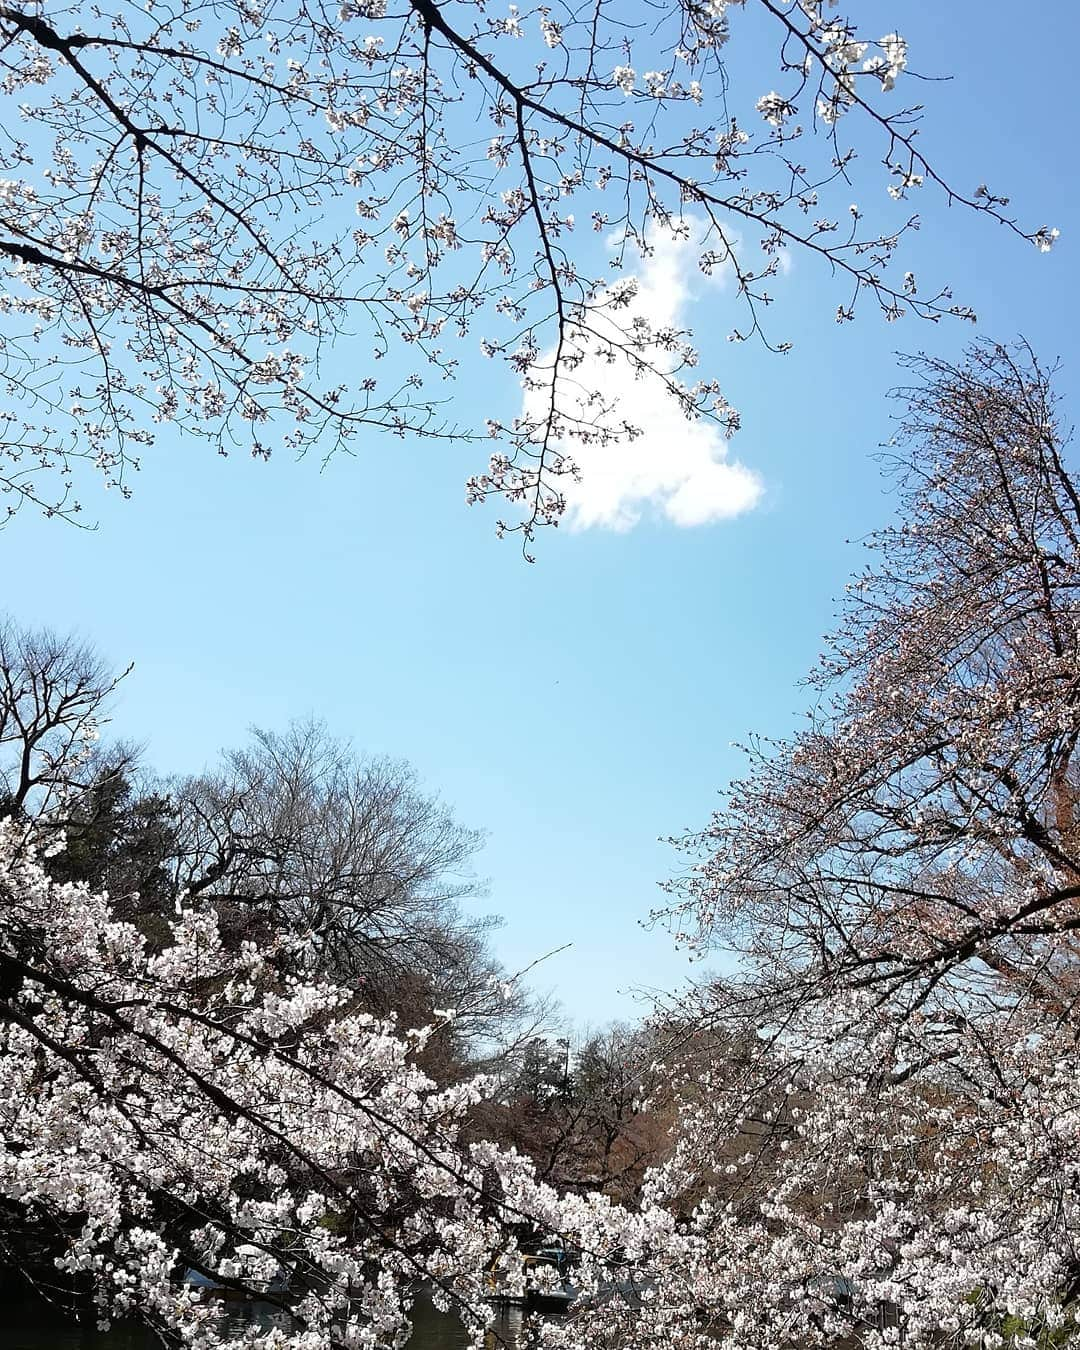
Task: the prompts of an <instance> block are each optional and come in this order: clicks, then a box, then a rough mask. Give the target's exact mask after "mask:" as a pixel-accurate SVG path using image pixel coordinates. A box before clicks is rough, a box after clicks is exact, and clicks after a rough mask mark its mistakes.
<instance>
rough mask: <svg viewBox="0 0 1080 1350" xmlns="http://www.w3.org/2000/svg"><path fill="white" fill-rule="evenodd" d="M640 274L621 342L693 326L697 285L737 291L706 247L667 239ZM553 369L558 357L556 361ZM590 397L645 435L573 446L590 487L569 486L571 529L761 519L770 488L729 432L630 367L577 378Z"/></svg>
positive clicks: (596, 366)
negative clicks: (635, 333) (634, 330)
mask: <svg viewBox="0 0 1080 1350" xmlns="http://www.w3.org/2000/svg"><path fill="white" fill-rule="evenodd" d="M653 245H654V247H653V250H652V252H651V253H650V255H649V256H648V257H646V258H643V259H642V262H641V265H640V267H639V269H638V271H637V272H636V274H635V280H636V282H637V288H638V289H637V295H636V297H635V299H634V300H633V302H632V303H631V304H630V306H629V307H628V308H626V309H623V310H620V311H618V312H617V313H618V319H619V328H620V330H622V332H621V334H620V336H621V335H622V334H624V333H625V332H627V331H628V330H629V328H630V326H631V324H632V323H633V320H634V318H635V316H640V317H641V318H643V319H645V320H646V321H647V322H648V323H649V325H650V327H651V328H652V329H654V330H655V328H657V327H658V326H667V325H670V326H671V327H673V328H683V327H685V326H686V325H687V321H688V314H687V311H688V308H689V306H690V303H691V300H692V299H693V298H694V297H692V295H691V285H692V284H693V285H694V287H695V288H696V289H698V290H707V292H708V293H709V294H711V295H712V296H714V297H715V296H716V295H717V294H718V292H719V291H720V290H721V289H722V288H723V287H724V286H725V285H727V284H728V281H729V278H728V277H727V275H726V272H727V269H726V268H725V267H720V268H718V269H717V271H716V272H715V273H714V275H713V276H712V277H706V276H704V274H703V273H702V272H701V271H700V270H699V267H698V258H699V255H700V252H701V249H700V246H698V245H697V244H696V242H695V241H694V240H691V241H690V242H687V241H686V240H676V239H674V238H671V237H670V236H664V237H663V238H658V239H654V240H653ZM546 356H547V359H548V360H550V353H548V354H546ZM574 378H575V379H576V380H577V381H578V382H579V383H580V384H581V386H582V387H583V388H584V389H597V390H601V391H602V392H603V394H604V396H605V398H606V400H607V402H608V404H609V407H610V412H609V414H608V416H607V418H606V422H607V424H608V425H609V426H612V425H619V424H621V423H622V422H624V421H625V422H627V423H629V424H630V425H631V426H633V427H635V428H636V429H637V430H638V431H639V432H640V435H638V436H636V437H633V438H631V437H629V436H627V435H625V434H621V435H619V436H617V437H616V438H615V439H614V440H611V441H609V442H608V443H607V444H603V443H598V442H596V441H593V442H591V443H586V444H581V443H579V442H578V441H576V440H574V441H570V442H568V443H566V444H565V445H563V446H562V447H560V448H562V449H564V450H565V452H566V453H568V454H569V455H570V456H571V457H572V458H573V459H574V461H575V462H576V463H577V465H578V467H579V468H580V470H581V475H582V477H581V481H580V482H577V483H575V482H571V481H570V480H569V478H564V479H561V480H560V482H559V486H560V487H561V488H562V490H563V491H564V492H565V494H566V498H567V509H566V516H565V521H566V524H567V525H568V526H569V528H571V529H577V530H584V529H589V528H591V527H599V528H601V529H610V530H629V529H632V528H633V527H634V526H635V525H636V524H638V522H639V521H640V520H641V519H642V517H643V516H645V515H653V516H656V515H659V516H661V517H663V518H664V519H667V520H669V521H671V523H672V524H674V525H677V526H681V527H689V526H694V525H707V524H710V523H712V522H714V521H718V520H729V519H731V518H732V517H733V516H738V515H741V514H742V513H743V512H746V511H749V510H751V509H753V507H754V506H756V505H757V503H758V502H759V501H760V500H761V496H762V493H763V490H764V488H763V484H762V481H761V478H760V477H759V475H758V474H757V473H755V472H754V470H753V469H750V468H748V467H747V466H746V465H745V464H743V463H742V462H740V461H739V460H737V459H731V458H729V456H728V444H727V441H726V439H725V437H724V435H723V432H722V430H721V429H720V427H719V426H717V425H715V424H713V423H711V422H708V421H702V420H695V421H691V420H688V419H687V418H686V417H685V415H684V414H683V411H682V410H681V408H680V407H679V404H678V403H677V401H676V400H675V399H674V398H673V397H672V396H671V395H670V393H668V392H667V391H666V390H665V389H664V387H663V384H662V381H661V380H660V379H659V378H658V377H657V376H655V375H645V376H641V377H638V376H635V374H634V372H633V370H631V369H630V368H629V367H628V365H627V363H626V362H625V361H623V360H618V361H616V362H615V363H614V364H612V363H610V362H609V361H606V360H604V359H603V358H601V357H600V356H597V355H594V354H592V353H591V352H590V353H589V354H587V355H586V356H585V357H584V360H583V361H582V364H581V365H580V366H579V367H578V368H577V370H576V371H575V373H574ZM542 402H543V398H542V393H541V392H539V391H533V392H532V393H529V394H528V395H526V399H525V404H524V408H523V411H524V412H525V413H526V415H530V416H534V417H535V416H536V415H537V414H538V413H539V412H540V411H541V407H542Z"/></svg>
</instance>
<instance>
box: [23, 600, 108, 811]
mask: <svg viewBox="0 0 1080 1350" xmlns="http://www.w3.org/2000/svg"><path fill="white" fill-rule="evenodd" d="M125 673H126V672H125ZM122 678H123V675H120V676H117V675H115V674H114V673H113V671H112V670H111V669H110V667H109V666H108V664H107V663H106V662H105V661H104V660H103V659H102V658H101V656H100V655H99V654H98V652H96V651H95V650H94V648H93V647H92V646H91V645H90V644H89V643H87V642H83V641H81V640H80V639H78V638H75V637H70V636H69V637H61V636H58V635H57V634H55V633H52V632H50V631H49V630H47V629H27V628H22V627H20V626H19V625H17V624H16V623H14V622H13V621H11V620H10V619H5V620H3V621H2V622H0V756H2V759H0V800H2V803H3V808H2V809H3V813H4V814H5V815H27V814H34V815H42V814H48V813H50V812H57V811H60V810H61V808H62V805H63V803H64V802H65V801H67V800H70V798H71V797H72V796H73V795H74V794H77V793H78V792H79V791H80V790H82V789H83V788H85V787H86V786H87V785H88V784H90V783H91V782H93V781H94V780H95V779H96V778H98V777H99V776H100V775H101V774H102V773H103V772H108V771H112V770H116V771H119V769H121V768H122V766H123V765H124V764H125V763H126V762H127V761H128V760H129V759H130V757H131V754H132V752H131V751H130V749H127V748H124V747H114V749H113V750H112V751H111V752H110V755H109V757H108V760H109V762H108V764H107V765H106V764H105V763H104V761H103V758H102V756H101V755H100V754H98V753H96V752H95V747H96V743H97V740H98V736H99V734H100V731H101V728H102V726H103V725H104V723H105V722H106V721H107V719H108V714H109V705H110V700H111V698H112V695H113V693H114V692H115V690H116V687H117V684H118V683H119V681H120V679H122Z"/></svg>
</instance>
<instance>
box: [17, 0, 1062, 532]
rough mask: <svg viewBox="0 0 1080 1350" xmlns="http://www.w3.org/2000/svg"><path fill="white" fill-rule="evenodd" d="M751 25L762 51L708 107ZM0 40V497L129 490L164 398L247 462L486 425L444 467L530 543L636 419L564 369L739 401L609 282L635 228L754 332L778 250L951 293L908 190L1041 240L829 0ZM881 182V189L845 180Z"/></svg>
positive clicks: (182, 25)
mask: <svg viewBox="0 0 1080 1350" xmlns="http://www.w3.org/2000/svg"><path fill="white" fill-rule="evenodd" d="M743 29H745V30H746V33H747V50H754V49H755V46H756V44H757V43H758V40H759V38H760V37H762V35H764V38H765V39H766V40H768V39H769V38H770V36H771V41H772V43H773V45H774V46H775V50H776V61H775V64H774V65H773V67H772V69H771V70H769V69H767V68H766V69H763V70H762V71H761V72H760V96H757V97H753V96H752V97H751V99H750V102H749V103H748V105H747V106H746V107H743V108H738V109H736V108H734V107H732V106H730V105H729V79H728V73H727V70H726V66H725V62H726V60H727V52H728V44H729V41H730V43H731V44H732V49H733V50H737V49H738V44H739V41H740V33H741V30H743ZM0 38H2V42H0V75H2V88H3V92H4V94H5V95H6V96H7V98H8V100H9V103H8V107H9V113H8V115H7V116H6V117H5V118H4V119H3V131H2V133H0V135H2V137H3V140H2V148H0V161H2V166H3V174H4V177H3V178H2V180H0V259H2V260H3V269H4V275H5V288H4V291H3V295H2V300H0V307H2V310H3V318H2V328H0V344H2V345H0V357H2V363H3V376H4V380H5V393H6V395H7V398H6V403H7V408H6V411H5V412H4V414H3V418H4V422H3V425H4V433H3V451H2V456H0V463H2V472H0V481H2V486H3V487H4V488H5V490H6V492H7V509H8V510H9V512H10V511H13V510H15V509H16V507H17V506H18V505H19V504H20V503H21V502H26V501H30V502H34V503H36V504H37V505H38V506H40V507H41V508H43V509H44V510H45V511H46V512H48V513H50V514H57V513H58V514H62V515H66V516H68V517H69V518H75V517H76V515H77V513H78V512H79V510H80V504H79V502H78V499H77V495H76V481H75V480H76V477H77V470H78V468H79V464H80V462H81V461H89V462H90V463H92V464H94V465H96V466H97V468H98V469H100V470H101V472H102V473H103V474H104V475H105V478H106V481H107V482H108V483H110V484H112V485H114V486H116V487H117V488H119V490H120V491H122V492H124V493H127V492H128V491H129V490H130V481H131V472H132V470H133V469H134V468H136V467H137V465H138V462H139V460H140V457H141V456H142V455H143V454H144V452H145V451H146V450H147V448H148V447H150V446H151V445H152V443H153V441H154V438H155V436H156V435H159V434H160V433H161V429H162V428H163V427H165V426H172V427H173V428H174V429H176V430H178V431H180V432H182V433H183V434H184V436H185V437H187V438H189V439H190V438H197V439H200V440H204V441H208V442H209V443H210V444H211V445H213V446H215V447H217V448H218V449H219V450H221V451H222V452H227V451H229V450H231V449H233V448H238V449H241V450H243V451H245V452H250V453H251V454H253V455H255V456H262V457H265V456H268V455H269V454H270V453H271V451H272V450H273V449H274V448H275V446H278V445H282V446H284V447H285V448H286V449H287V450H288V451H290V452H293V453H297V454H303V453H304V452H305V451H307V450H308V449H310V448H312V447H314V446H319V447H320V448H321V450H322V452H323V453H325V454H331V453H333V452H334V451H335V450H347V451H352V450H354V449H355V448H356V447H357V446H358V445H359V444H360V442H361V438H362V437H363V436H364V435H365V433H367V432H368V431H371V430H376V429H378V430H383V431H387V432H390V433H392V434H395V435H397V436H400V437H403V438H405V441H406V444H408V445H411V444H412V442H413V439H414V438H416V437H430V436H453V437H457V438H464V437H468V438H473V437H488V436H490V437H492V438H494V440H495V442H496V444H495V446H494V450H493V453H492V454H491V456H490V461H489V463H488V464H487V466H486V468H484V469H483V471H481V472H477V473H475V474H474V475H473V476H472V477H471V478H470V479H469V481H468V485H467V495H468V497H469V499H470V500H472V501H478V500H482V499H484V498H487V497H490V496H494V497H497V498H498V497H503V498H508V499H509V500H510V502H511V503H512V504H513V505H514V509H515V512H516V515H515V516H512V517H511V518H510V520H509V522H508V523H506V524H504V525H503V526H501V528H510V529H516V530H520V531H522V532H523V534H524V538H525V544H526V546H527V543H528V540H529V538H530V537H531V535H532V533H533V531H534V529H535V527H536V526H537V525H538V524H541V523H545V522H547V523H557V522H558V520H559V518H560V515H561V513H562V511H563V509H564V505H565V501H564V492H563V484H564V483H565V480H566V476H567V475H573V474H574V473H575V472H576V469H575V465H574V461H573V450H574V446H575V444H578V445H581V444H589V443H596V442H601V443H608V442H611V441H626V440H631V439H633V438H634V436H635V434H637V432H639V430H640V428H637V427H635V426H633V425H629V424H627V423H626V422H625V419H624V418H622V417H621V416H620V412H619V409H618V408H616V407H614V406H611V402H610V399H609V397H607V396H605V392H604V386H605V383H606V382H605V381H603V380H600V379H597V378H595V376H594V375H590V374H589V372H590V371H595V370H597V369H602V368H604V367H608V366H614V367H619V368H621V369H622V370H623V371H626V372H628V373H630V374H631V375H633V376H635V377H637V378H640V379H643V380H648V381H651V382H653V383H655V385H656V391H657V396H658V397H660V396H668V397H670V398H671V399H673V400H675V402H676V404H677V405H678V406H679V407H680V408H681V409H682V410H683V412H684V413H685V415H686V416H687V417H688V418H691V419H694V418H707V419H711V420H713V421H714V422H716V423H718V424H719V425H720V426H721V427H722V428H723V429H724V430H725V431H728V432H730V431H732V430H734V429H735V427H736V426H737V424H738V415H737V413H736V412H735V410H734V409H733V408H732V407H731V406H730V405H729V403H728V402H727V400H726V398H725V396H724V393H723V391H722V389H721V387H720V385H719V384H718V383H717V381H716V380H715V378H713V377H711V376H709V375H705V376H699V375H698V374H697V372H696V371H695V369H694V368H695V366H696V364H697V354H696V352H695V349H694V347H693V344H692V342H691V339H690V335H689V334H688V333H687V332H685V331H682V330H681V329H679V328H678V327H676V326H673V325H672V324H670V323H656V322H652V321H650V319H649V316H648V315H647V314H644V313H642V312H640V309H639V308H635V306H634V292H635V282H634V277H633V262H634V259H635V257H640V251H641V250H644V251H645V252H648V251H649V250H650V249H652V248H653V247H654V244H655V241H656V240H657V239H658V238H661V237H665V236H667V237H670V236H671V235H673V234H674V235H675V236H676V237H686V238H690V243H691V246H692V248H693V250H694V254H695V257H696V260H697V263H698V265H699V266H700V268H701V270H702V271H703V272H704V273H706V274H709V273H717V272H724V273H725V274H727V275H730V276H731V278H732V279H733V280H734V283H735V287H736V290H737V294H738V297H739V299H740V300H741V303H742V305H743V311H742V314H743V317H742V319H741V320H740V321H739V322H738V324H737V327H736V329H735V330H734V331H733V332H732V334H731V337H732V338H733V339H735V340H739V341H741V340H744V339H746V338H751V337H753V338H759V339H762V340H764V341H766V342H767V343H769V344H770V345H775V346H777V347H780V348H782V347H783V346H784V345H785V344H784V343H783V342H782V341H781V340H780V339H779V338H773V337H772V336H770V335H769V334H768V333H767V332H766V330H765V328H764V326H763V312H764V309H765V307H766V306H767V305H768V304H769V303H770V301H771V300H772V298H773V297H772V295H771V294H770V286H771V283H772V280H773V278H774V277H775V275H776V274H777V272H778V270H779V268H780V265H781V261H782V259H783V257H784V255H785V254H787V253H790V252H793V251H799V252H802V253H803V254H806V255H808V257H809V258H812V259H813V260H815V261H816V262H817V263H819V264H821V265H822V266H824V267H825V268H826V269H828V270H831V272H832V273H833V274H835V276H836V277H837V280H838V284H839V290H838V294H837V300H838V305H837V309H836V311H835V314H836V318H837V319H838V320H841V321H842V320H847V319H850V318H851V317H853V315H854V312H855V309H856V306H857V304H858V302H859V301H860V300H867V301H869V302H870V303H871V305H872V306H873V307H875V308H876V309H878V310H879V311H880V312H881V313H882V314H883V315H884V316H885V317H886V318H887V319H895V318H898V317H899V316H900V315H902V314H913V315H917V316H921V317H923V318H928V319H936V318H938V317H940V316H941V315H944V314H958V315H964V316H969V317H970V310H969V309H968V308H966V306H964V305H962V304H961V303H959V302H957V301H954V300H953V298H952V296H951V295H950V294H949V292H948V290H947V289H942V288H940V287H937V286H933V285H924V284H922V283H920V282H918V281H917V280H916V278H915V277H914V276H913V274H912V273H911V271H910V270H908V271H905V270H904V263H903V260H902V253H903V248H902V244H903V241H904V239H905V236H906V235H907V233H908V232H909V231H910V230H913V229H914V228H916V227H917V224H918V218H917V216H916V214H915V213H914V211H913V209H912V205H911V203H910V202H909V200H908V199H909V198H910V197H911V196H912V195H913V194H916V193H917V192H919V191H921V190H925V189H934V190H936V191H939V192H941V193H943V194H944V196H945V198H946V199H947V200H948V201H949V202H950V203H953V204H962V205H964V206H966V207H967V208H969V209H970V210H971V211H973V212H976V213H979V214H982V215H985V216H988V217H990V218H991V219H993V220H996V221H999V222H1001V223H1003V224H1004V225H1005V226H1006V227H1007V228H1008V229H1010V230H1012V231H1014V232H1015V233H1016V234H1017V235H1018V236H1020V237H1021V238H1024V239H1027V240H1030V241H1031V242H1033V243H1035V244H1036V245H1037V246H1038V247H1039V248H1040V249H1047V248H1049V247H1050V246H1051V244H1052V242H1053V239H1054V237H1055V235H1056V231H1054V230H1052V229H1049V228H1046V227H1043V228H1039V229H1028V228H1026V227H1021V226H1019V225H1017V224H1016V223H1015V222H1014V220H1013V219H1012V217H1011V216H1010V215H1009V214H1008V207H1007V202H1006V200H1005V199H1004V198H1002V197H1001V196H999V195H997V194H995V193H994V192H992V191H990V190H989V189H988V188H986V187H985V186H980V187H979V188H978V189H976V190H975V191H973V192H968V191H965V190H961V188H960V187H958V186H957V185H954V184H951V183H948V182H945V181H944V180H943V179H942V178H941V177H940V176H939V174H938V173H937V171H936V170H935V169H934V167H933V165H932V164H931V163H930V162H929V161H928V160H927V159H926V158H925V157H924V155H923V152H922V150H921V148H920V147H921V144H922V142H921V140H918V139H917V138H916V131H917V127H916V122H917V120H918V108H917V107H915V106H913V105H912V104H911V103H909V102H905V101H904V100H903V95H902V93H900V92H898V89H897V86H898V85H899V86H900V88H901V89H902V88H903V85H904V78H903V77H904V75H905V71H906V70H907V67H908V48H907V43H906V42H905V40H904V38H903V37H902V36H901V35H899V34H897V33H886V34H883V35H879V34H877V33H876V32H875V33H872V34H870V35H869V36H863V35H860V34H859V33H858V32H857V31H856V29H855V27H854V26H853V24H852V23H851V22H849V21H848V20H846V19H845V18H843V17H841V16H840V15H839V14H837V13H836V11H835V9H834V6H833V5H832V4H830V3H827V2H826V0H750V2H749V3H747V0H709V2H708V3H699V0H664V2H663V3H662V4H661V5H659V6H656V5H653V6H649V7H642V8H641V9H640V10H639V9H638V8H637V7H636V6H634V5H619V6H613V5H608V6H604V5H602V4H596V3H588V4H580V5H576V4H572V3H565V4H560V5H557V6H550V5H539V6H536V7H533V8H529V9H519V8H518V7H517V6H515V5H509V6H506V7H503V6H495V7H493V6H492V5H491V4H489V3H486V0H447V2H446V3H442V4H437V3H434V0H402V3H401V4H398V5H394V4H389V3H387V0H347V2H346V3H343V4H342V3H339V2H338V0H335V3H333V4H326V3H322V2H320V3H315V4H310V3H303V4H298V3H290V2H289V0H267V2H266V3H262V2H261V0H226V2H225V3H221V4H217V5H215V6H213V7H210V8H207V7H205V6H202V5H197V4H195V3H192V2H191V0H168V2H167V3H163V2H161V0H153V3H151V4H150V5H144V4H141V3H140V4H135V3H132V2H131V0H124V2H123V3H120V4H117V5H113V6H109V7H108V8H107V9H104V10H103V9H101V8H100V7H98V6H96V5H94V4H92V3H90V2H89V0H72V3H66V4H63V5H50V6H48V7H46V6H43V5H41V4H38V3H34V2H33V0H27V3H25V4H22V3H20V4H12V3H7V4H4V5H2V6H0ZM770 84H771V85H775V86H776V87H775V88H767V87H766V86H767V85H770ZM731 97H732V98H733V97H734V96H733V95H731ZM811 132H814V133H816V134H813V135H812V134H811ZM864 140H865V141H866V143H867V144H868V145H872V146H873V150H874V154H873V155H871V158H876V159H878V160H881V161H883V162H884V175H885V181H884V183H883V182H882V181H881V180H880V178H879V179H876V180H875V177H874V175H873V174H864V173H863V171H862V170H861V168H860V163H861V160H859V159H857V157H856V154H855V147H856V144H859V145H860V146H861V145H862V144H863V142H864ZM886 186H887V188H888V191H889V193H890V194H891V196H892V197H893V198H894V199H895V205H894V208H893V213H892V214H891V215H890V214H889V213H888V212H884V213H883V212H882V211H879V210H878V209H877V208H876V207H870V206H868V205H867V204H866V201H865V200H864V201H863V204H862V205H859V204H858V201H856V203H854V204H853V203H852V192H853V189H854V188H858V189H859V190H860V191H861V192H862V193H863V194H864V198H865V194H867V193H873V194H874V198H873V200H875V201H876V198H877V194H878V193H879V192H880V193H881V194H882V196H883V195H884V192H883V189H884V188H885V187H886ZM691 236H692V237H691ZM623 268H625V269H626V272H625V274H624V275H623V276H622V277H620V276H619V269H623ZM613 269H614V271H613ZM336 335H348V340H349V343H350V361H351V363H352V364H353V365H354V367H355V368H356V374H355V376H350V377H349V379H348V380H347V381H345V382H342V381H341V380H340V377H339V374H338V372H339V371H340V369H341V363H340V362H338V363H337V364H335V363H334V362H332V361H331V360H330V358H329V351H330V348H331V346H332V340H333V338H334V337H335V336H336ZM473 344H476V347H477V348H478V349H479V350H480V351H482V352H483V353H484V354H485V355H486V356H487V357H489V358H491V360H493V361H495V362H497V363H498V364H499V365H500V367H502V368H503V369H505V370H506V371H507V373H508V377H509V378H508V383H509V385H511V386H512V385H513V384H515V383H516V382H520V384H521V385H523V386H524V390H525V397H524V402H523V408H524V411H522V412H521V413H520V415H518V416H517V417H513V416H510V415H508V414H507V413H506V412H504V411H502V410H501V405H500V403H499V400H498V397H497V395H496V396H494V397H493V401H492V404H491V406H490V408H487V409H481V410H480V411H481V420H480V425H478V424H477V423H476V422H474V421H472V420H462V421H461V422H460V423H459V422H458V421H456V420H454V419H453V418H452V417H449V416H448V415H447V413H446V412H445V409H444V405H443V396H442V394H440V393H439V392H437V391H438V390H440V389H442V388H443V381H444V380H445V379H447V378H450V377H453V376H454V375H455V373H456V372H457V370H458V369H459V366H460V364H461V362H462V359H463V355H464V354H467V353H469V352H472V351H473V349H474V348H473ZM511 397H513V392H512V389H511ZM517 397H520V395H518V396H517ZM484 414H487V417H486V422H485V421H484V420H483V419H484Z"/></svg>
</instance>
